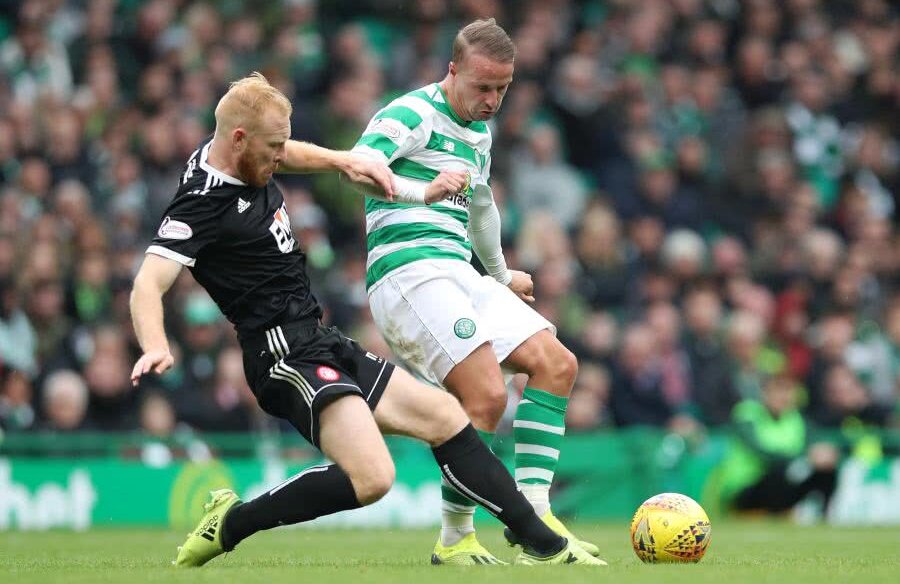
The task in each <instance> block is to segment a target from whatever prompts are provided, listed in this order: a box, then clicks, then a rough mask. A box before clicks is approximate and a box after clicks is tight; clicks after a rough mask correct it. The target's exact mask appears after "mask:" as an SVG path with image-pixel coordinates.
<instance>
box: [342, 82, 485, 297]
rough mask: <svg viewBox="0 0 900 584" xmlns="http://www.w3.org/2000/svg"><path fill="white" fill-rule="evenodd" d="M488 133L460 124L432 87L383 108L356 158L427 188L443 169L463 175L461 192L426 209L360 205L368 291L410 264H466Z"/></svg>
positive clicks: (481, 124)
mask: <svg viewBox="0 0 900 584" xmlns="http://www.w3.org/2000/svg"><path fill="white" fill-rule="evenodd" d="M490 149H491V133H490V131H489V130H488V127H487V125H486V124H485V123H484V122H477V121H476V122H465V121H463V120H462V119H460V117H459V116H458V115H456V113H455V112H454V111H453V110H452V109H451V107H450V105H449V104H448V103H447V99H446V96H445V95H444V92H443V91H442V90H441V88H440V86H439V85H438V84H437V83H432V84H431V85H427V86H425V87H423V88H421V89H417V90H415V91H411V92H409V93H407V94H406V95H403V96H402V97H399V98H397V99H395V100H394V101H392V102H391V103H389V104H388V105H387V106H385V107H384V108H382V109H381V110H380V111H379V112H378V113H377V114H375V116H374V117H373V118H372V120H371V121H370V122H369V125H368V127H366V130H365V132H363V134H362V136H361V137H360V139H359V140H358V141H357V143H356V146H354V147H353V150H354V151H355V152H359V153H362V154H367V155H374V156H377V157H380V158H381V159H383V160H384V161H385V162H386V163H387V164H388V165H389V166H390V168H391V170H393V171H394V174H396V175H398V176H402V177H406V178H408V179H412V180H419V181H423V182H424V183H429V182H431V181H432V180H434V178H435V177H436V176H437V175H438V173H439V172H440V171H442V170H466V171H468V172H469V174H470V176H471V179H470V181H469V186H468V187H467V188H466V190H465V191H464V192H463V193H460V194H459V195H457V196H455V197H452V198H450V199H446V200H444V201H440V202H439V203H435V204H433V205H429V206H423V205H409V204H403V203H388V202H385V201H379V200H377V199H373V198H367V199H366V233H367V240H368V244H367V248H368V261H367V262H366V288H367V289H370V288H372V286H374V285H375V284H377V283H378V282H379V281H381V280H382V279H383V278H384V277H385V276H386V275H387V274H389V273H390V272H392V271H394V270H396V269H397V268H400V267H401V266H405V265H407V264H409V263H412V262H415V261H418V260H426V259H457V260H462V261H464V262H467V263H468V262H469V261H470V260H471V259H472V244H471V243H470V242H469V237H468V235H467V232H466V227H467V226H468V223H469V203H470V202H471V199H472V188H473V187H474V186H475V185H479V184H487V182H488V177H489V176H490V168H491V155H490Z"/></svg>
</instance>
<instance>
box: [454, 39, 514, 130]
mask: <svg viewBox="0 0 900 584" xmlns="http://www.w3.org/2000/svg"><path fill="white" fill-rule="evenodd" d="M513 69H514V67H513V64H512V63H498V62H497V61H492V60H491V59H490V58H488V57H485V56H484V55H480V54H478V53H470V54H468V55H466V56H465V58H464V59H463V60H462V62H460V63H454V62H451V63H450V77H451V81H452V86H453V92H454V94H455V97H456V102H457V103H456V106H457V107H459V108H460V109H462V110H463V111H459V112H457V113H458V114H460V117H462V118H463V119H465V120H468V121H484V120H489V119H491V118H492V117H494V115H495V114H496V113H497V110H499V109H500V104H501V103H502V102H503V96H504V95H506V90H507V89H509V84H510V83H512V79H513Z"/></svg>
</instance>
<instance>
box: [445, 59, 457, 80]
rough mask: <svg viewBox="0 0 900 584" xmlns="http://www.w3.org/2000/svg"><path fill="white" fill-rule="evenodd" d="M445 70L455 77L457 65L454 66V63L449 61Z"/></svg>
mask: <svg viewBox="0 0 900 584" xmlns="http://www.w3.org/2000/svg"><path fill="white" fill-rule="evenodd" d="M447 70H448V71H449V72H450V75H453V76H454V77H455V76H456V74H457V73H458V72H459V67H457V66H456V63H454V62H453V61H450V65H449V66H448V67H447Z"/></svg>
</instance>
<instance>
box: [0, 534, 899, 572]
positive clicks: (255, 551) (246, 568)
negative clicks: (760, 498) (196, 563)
mask: <svg viewBox="0 0 900 584" xmlns="http://www.w3.org/2000/svg"><path fill="white" fill-rule="evenodd" d="M573 527H574V529H575V530H576V533H578V534H580V535H581V536H582V537H584V538H585V539H589V540H591V541H593V542H595V543H597V545H599V546H600V549H601V550H603V555H604V557H605V558H606V560H607V561H609V563H610V567H609V568H605V569H594V568H586V567H580V566H559V567H554V568H527V567H517V566H509V567H477V568H474V567H473V568H453V567H448V566H439V567H433V566H430V565H429V563H428V560H429V557H430V554H431V548H432V545H433V544H434V538H435V537H436V534H437V531H436V530H428V531H421V530H413V531H402V530H396V531H394V530H392V531H386V530H372V531H321V530H303V529H294V530H291V529H281V530H276V531H272V532H267V533H261V534H258V535H257V536H254V537H252V538H250V539H249V540H247V541H245V542H244V543H242V544H241V546H240V548H239V550H238V551H236V552H234V553H231V554H228V555H227V556H224V557H220V558H217V559H215V560H213V561H212V562H211V563H210V564H208V565H207V566H206V567H204V568H200V569H195V570H176V569H175V568H173V567H172V566H171V565H170V561H171V560H172V559H173V558H174V557H175V547H176V546H177V545H179V544H180V543H181V540H182V537H181V535H180V534H176V533H172V532H169V531H152V530H127V529H96V530H93V531H89V532H87V533H77V534H76V533H71V532H45V533H0V582H9V583H13V582H15V583H17V584H30V583H38V582H40V583H49V582H64V583H65V584H78V583H82V582H83V583H91V584H94V583H99V582H128V583H129V584H141V583H144V582H165V583H170V582H171V583H177V582H189V583H191V584H201V583H204V582H215V583H217V584H224V583H230V582H241V583H255V582H260V583H265V584H281V583H291V584H296V583H302V582H315V583H316V584H326V583H331V582H353V583H354V584H361V583H368V582H373V583H384V584H396V583H398V582H415V583H416V584H431V583H439V582H447V583H454V584H458V583H459V582H460V581H462V580H463V579H464V580H466V581H467V582H466V584H470V583H473V582H496V583H511V584H525V583H531V582H535V583H538V582H540V583H543V584H547V583H550V584H565V583H568V582H603V581H606V582H638V583H647V584H670V583H674V582H689V583H691V584H698V583H702V582H710V583H713V582H715V583H716V584H721V583H726V584H734V583H736V582H753V583H754V584H756V583H759V582H773V583H775V582H777V583H779V584H781V583H784V582H789V583H792V584H793V583H799V584H802V583H807V582H809V583H815V584H824V583H825V582H864V583H866V584H873V583H878V582H897V581H898V580H897V578H898V574H900V528H897V527H891V528H887V527H870V528H834V527H820V526H817V527H796V526H792V525H787V524H784V523H774V522H747V523H736V522H731V523H726V522H718V523H715V522H714V523H713V532H712V542H711V544H710V548H709V550H708V552H707V554H706V557H705V558H704V559H703V561H702V562H701V563H699V564H691V565H677V566H672V565H668V566H667V565H653V566H648V565H643V564H641V563H640V562H639V561H638V559H637V558H636V557H635V556H634V553H633V552H632V551H631V547H630V544H629V542H628V526H627V523H624V522H623V524H622V525H608V524H607V525H595V524H581V525H575V526H573ZM479 533H480V534H481V535H480V539H481V540H482V542H483V543H484V544H485V545H486V546H487V547H488V548H489V549H491V550H493V551H495V552H496V553H497V555H498V556H500V557H501V558H504V559H511V558H512V557H513V551H512V550H510V549H509V548H507V547H506V546H505V545H504V544H503V543H502V541H501V539H502V536H501V533H500V531H499V529H496V528H490V529H482V530H480V532H479Z"/></svg>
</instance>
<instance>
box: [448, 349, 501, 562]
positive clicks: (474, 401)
mask: <svg viewBox="0 0 900 584" xmlns="http://www.w3.org/2000/svg"><path fill="white" fill-rule="evenodd" d="M444 384H445V385H446V386H447V388H449V389H450V390H451V391H452V392H453V393H454V395H456V396H457V397H458V398H459V399H460V400H461V401H462V402H463V404H462V405H463V409H464V410H465V412H466V414H467V415H468V416H469V418H470V419H471V420H472V425H473V426H475V428H477V429H478V435H479V436H481V439H482V440H483V441H484V443H485V444H486V445H487V446H488V448H490V446H491V443H492V442H493V441H494V429H495V428H496V427H497V423H498V422H499V421H500V418H501V416H502V415H503V411H504V409H505V408H506V401H507V395H506V387H505V386H504V385H503V375H502V374H501V372H500V366H499V365H498V364H497V360H496V357H495V356H494V352H493V350H491V347H490V345H489V344H487V343H485V344H483V345H482V346H480V347H478V348H477V349H475V350H474V351H473V352H472V353H471V354H469V355H468V356H467V357H466V358H465V359H463V360H462V362H460V363H458V364H457V365H456V366H454V367H453V369H452V370H451V371H450V373H449V374H448V375H447V377H446V378H445V379H444ZM476 506H477V503H476V502H475V501H472V500H471V499H470V498H468V497H466V496H465V495H463V494H462V493H460V492H459V491H457V490H456V489H455V488H454V487H453V485H451V484H450V483H449V482H448V481H447V478H446V477H443V476H442V477H441V534H440V536H439V538H438V541H437V543H436V544H435V546H434V552H433V553H432V562H433V563H435V564H463V565H475V564H476V563H479V560H482V562H481V563H487V564H497V563H504V562H500V561H499V560H498V559H497V558H496V556H494V555H493V554H491V553H490V552H489V551H488V550H487V549H485V547H484V546H483V545H481V543H480V542H479V541H478V539H477V538H476V535H475V523H474V521H473V518H474V516H475V508H476ZM484 558H488V562H484V561H483V559H484Z"/></svg>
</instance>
